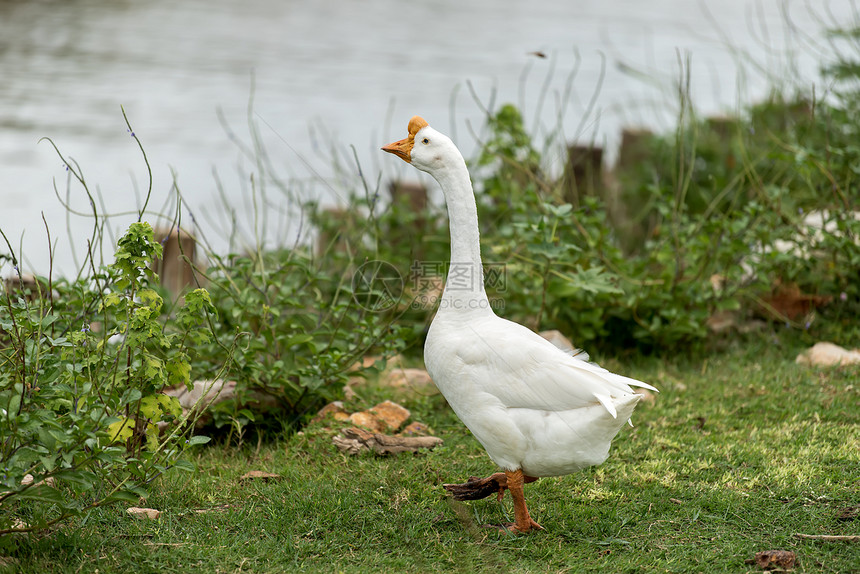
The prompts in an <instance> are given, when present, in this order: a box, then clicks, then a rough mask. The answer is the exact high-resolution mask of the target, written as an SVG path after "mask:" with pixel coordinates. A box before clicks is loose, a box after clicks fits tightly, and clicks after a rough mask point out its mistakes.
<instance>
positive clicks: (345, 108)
mask: <svg viewBox="0 0 860 574" xmlns="http://www.w3.org/2000/svg"><path fill="white" fill-rule="evenodd" d="M812 4H815V6H814V7H810V5H812ZM855 8H856V7H855V6H854V4H853V2H849V1H847V0H845V1H842V2H829V3H827V2H825V3H812V2H791V1H778V0H759V1H744V0H720V1H719V2H717V1H708V0H702V1H700V2H691V1H689V0H650V1H649V2H641V1H639V0H603V1H600V2H596V1H577V2H573V1H570V0H545V1H544V2H538V3H535V2H529V3H527V2H521V1H516V0H494V1H487V0H478V1H473V2H462V1H455V0H434V1H432V2H404V1H403V0H364V1H358V0H356V1H351V2H343V1H340V2H335V1H332V0H315V1H311V0H304V1H301V0H279V1H274V0H250V1H248V2H241V3H240V2H234V1H227V0H206V1H204V0H180V1H166V0H149V1H148V2H132V1H130V0H110V1H107V0H65V1H47V0H46V1H14V0H13V1H10V0H0V70H2V82H0V229H2V230H3V232H4V233H5V234H6V236H7V237H8V239H9V241H10V242H11V243H12V244H13V246H14V247H15V249H16V251H17V250H18V249H19V247H20V248H21V251H22V253H23V265H22V267H23V268H24V270H28V271H36V272H39V273H46V271H47V268H48V261H49V257H48V248H47V245H48V243H47V238H46V232H45V223H43V220H42V218H43V216H44V219H45V221H46V222H47V226H48V227H49V228H50V230H51V236H52V239H53V240H54V241H55V243H56V255H55V271H57V270H59V271H60V272H65V273H73V272H74V269H75V265H74V261H75V260H76V258H77V260H80V259H81V257H82V254H83V251H84V250H85V249H86V239H87V238H88V237H89V235H90V231H91V228H92V220H91V219H89V218H88V217H87V216H86V215H79V214H78V213H81V214H88V213H91V211H92V209H91V208H90V206H89V200H88V199H87V196H86V194H85V193H84V192H83V190H82V189H81V187H80V186H79V185H74V184H73V185H71V187H70V188H69V191H70V194H69V202H70V207H71V208H72V211H71V212H70V211H67V210H66V208H64V207H63V205H62V203H61V202H60V201H59V200H58V199H57V197H56V195H55V187H56V189H57V190H58V191H59V194H60V195H61V196H65V194H66V190H67V181H68V173H67V172H66V170H65V169H64V167H63V164H62V162H61V160H60V159H59V157H58V156H57V153H56V152H55V151H54V149H53V148H52V147H51V145H50V143H48V142H46V141H41V142H40V138H43V137H49V138H51V140H52V141H53V142H54V143H55V144H56V145H57V147H58V148H59V149H60V151H61V152H62V153H63V155H64V156H66V157H67V158H72V159H73V160H74V161H76V162H77V164H78V165H79V166H80V168H81V169H82V170H83V174H84V176H85V177H86V180H87V182H88V184H89V187H90V191H91V192H92V193H93V194H94V195H96V202H97V204H98V206H99V211H100V212H107V213H114V214H124V215H118V216H117V217H115V218H112V219H111V220H110V224H109V228H110V229H111V230H113V231H114V232H117V231H119V230H122V229H124V228H125V227H126V226H127V225H128V223H129V222H130V221H132V220H133V219H135V218H136V216H135V215H133V212H135V210H136V209H138V208H139V206H140V205H141V202H142V201H143V199H142V198H143V197H144V196H145V194H146V190H147V188H148V180H149V178H148V175H147V168H146V165H145V164H144V162H143V159H142V157H141V154H140V150H139V149H138V147H137V144H136V142H135V141H134V139H133V138H131V137H130V134H129V132H128V130H127V126H126V124H125V121H124V119H123V116H122V111H121V107H122V109H124V110H125V113H126V114H127V116H128V119H129V121H130V122H131V125H132V127H133V129H134V132H135V135H136V136H137V137H138V138H139V139H140V141H141V142H142V144H143V146H144V149H145V151H146V154H147V157H148V160H149V163H150V166H151V169H152V181H153V185H152V198H151V200H150V202H149V209H150V211H152V212H153V214H152V215H150V216H148V217H147V219H149V220H150V221H152V222H154V223H157V222H158V216H157V215H156V214H157V213H164V214H167V215H168V219H167V221H169V220H170V219H172V211H173V209H174V208H173V205H172V203H171V201H172V200H171V198H175V194H173V193H172V188H173V185H174V181H175V182H176V183H177V184H178V187H179V189H180V190H181V193H182V196H183V197H184V200H185V205H184V207H183V210H182V223H183V225H184V226H187V227H189V228H191V229H196V231H197V232H198V233H201V234H202V235H204V236H205V237H206V239H207V240H208V241H209V243H210V244H211V245H212V246H213V247H214V248H215V249H216V251H219V252H224V251H225V250H226V249H227V248H228V243H229V241H230V237H229V236H230V235H231V227H232V226H231V224H230V217H231V216H230V215H229V213H230V210H232V211H233V212H234V213H235V218H236V221H237V222H238V223H237V226H238V228H239V229H240V231H241V233H240V234H239V235H237V236H236V237H234V238H233V241H234V243H233V247H234V248H236V249H239V248H242V247H243V243H242V241H243V238H244V241H245V242H248V241H250V240H251V239H250V237H251V236H253V233H254V228H255V220H254V214H255V213H256V214H258V215H260V214H261V213H263V214H267V215H271V218H270V219H269V221H268V226H267V227H266V229H265V230H261V231H260V232H259V233H260V234H261V235H263V236H264V237H265V238H266V240H267V242H268V244H269V245H273V244H275V243H277V242H281V243H284V244H291V243H292V241H294V239H295V237H296V236H298V235H299V234H300V233H301V231H300V229H302V228H301V225H300V221H299V220H300V218H298V217H297V215H296V213H295V211H294V208H293V207H291V206H292V205H294V203H291V202H294V201H295V198H294V197H293V198H292V199H291V198H290V197H289V196H291V195H293V194H301V195H302V196H303V197H314V196H318V197H321V198H322V199H323V201H327V202H337V201H340V200H342V198H343V197H344V196H345V195H346V193H347V192H346V191H345V190H346V189H348V188H349V187H350V186H354V185H356V174H357V173H358V168H357V167H356V165H357V164H356V161H357V162H358V164H360V165H361V174H362V175H363V176H364V177H365V178H366V180H367V181H368V182H369V183H370V185H371V186H375V185H376V182H377V181H382V182H385V181H387V180H389V179H391V178H396V177H408V178H410V179H418V178H419V175H418V174H417V173H415V172H414V170H411V169H407V168H408V166H406V165H404V164H402V163H401V162H399V161H396V160H395V159H394V158H392V157H390V156H387V155H386V154H383V153H382V152H380V151H379V149H378V148H379V147H380V146H381V145H383V144H385V143H388V142H390V141H392V140H394V139H400V138H401V137H403V136H404V135H405V129H406V123H407V121H408V119H409V118H410V117H411V116H412V115H414V114H420V115H422V116H424V117H425V118H426V119H428V120H429V121H430V123H431V124H432V125H434V126H436V127H438V128H440V129H441V130H442V131H445V132H448V133H449V134H451V135H452V136H453V137H454V139H455V141H457V142H458V144H459V145H460V147H461V149H463V150H464V152H465V153H466V155H469V154H470V153H474V150H475V146H476V143H475V142H476V136H479V135H480V133H479V132H480V128H481V126H482V124H483V117H484V112H483V110H482V106H486V105H489V104H490V103H491V102H495V103H496V104H499V103H504V102H509V101H510V102H513V103H517V104H518V105H520V106H522V108H523V109H524V110H525V112H526V113H525V116H526V118H527V122H528V126H529V128H530V129H531V130H536V129H538V125H539V124H543V125H545V126H549V127H553V126H556V125H561V126H562V128H563V130H564V134H565V138H566V140H567V141H593V142H596V143H597V144H598V145H604V146H606V147H607V150H608V151H609V154H610V155H611V154H612V150H613V149H614V147H615V146H616V145H617V141H618V136H619V132H620V129H621V128H622V127H624V126H646V127H651V128H654V129H669V128H671V127H672V125H673V122H674V121H675V118H676V114H677V98H676V97H675V95H674V93H675V86H676V85H677V82H678V78H679V77H681V75H682V71H681V64H680V62H684V61H685V60H687V58H689V62H690V65H689V71H690V76H691V91H692V95H693V100H694V103H695V106H696V108H697V110H698V111H699V112H701V113H703V114H714V113H727V112H730V111H732V110H733V109H736V108H737V107H738V106H739V104H740V103H743V102H749V101H752V100H755V99H758V98H761V97H763V96H764V95H766V94H767V91H768V89H769V87H770V86H772V85H775V84H776V85H779V86H781V87H799V88H803V89H808V88H809V87H810V86H811V85H812V84H816V83H817V84H819V85H817V86H816V93H818V94H821V93H823V92H825V91H826V88H827V87H826V86H823V85H821V84H820V82H821V80H820V78H819V76H818V66H819V65H820V64H821V63H822V61H825V60H827V59H828V58H829V57H830V54H831V47H830V46H829V45H828V44H827V41H826V38H825V35H824V30H825V29H827V28H832V27H835V26H837V25H842V26H847V25H849V23H850V22H856V14H855ZM536 53H539V54H540V55H538V54H536ZM541 55H542V56H545V57H541ZM574 72H575V75H574ZM570 78H573V81H572V83H571V84H570V85H571V90H570V91H569V92H566V91H565V86H566V85H567V82H568V80H569V79H570ZM473 94H474V96H473ZM595 94H596V98H595V99H594V105H593V106H590V102H591V101H592V98H593V96H594V95H595ZM252 99H253V103H252V102H251V100H252ZM249 109H251V110H252V111H251V112H250V113H249ZM562 110H563V113H562ZM559 116H561V119H560V120H559V119H558V118H559ZM249 119H251V120H253V122H254V123H255V125H256V126H257V132H258V137H257V138H256V139H255V138H252V136H251V133H250V130H249V128H248V123H249ZM255 141H256V142H258V143H259V145H260V146H262V148H263V149H264V150H265V157H266V158H267V160H268V161H269V162H270V163H271V166H272V169H273V170H274V171H276V172H277V173H278V174H280V177H282V178H283V179H284V180H286V181H289V189H290V190H291V191H290V193H282V192H280V191H278V189H277V188H276V187H274V186H273V185H272V184H271V182H267V181H259V180H255V181H254V183H253V184H252V183H251V180H250V173H251V172H252V171H255V166H254V160H253V158H252V157H250V156H249V154H247V153H245V150H247V149H249V148H251V149H252V148H253V147H254V142H255ZM250 155H253V154H250ZM335 156H336V157H338V158H339V164H340V166H341V169H336V168H335V167H334V164H335V162H334V160H333V158H334V157H335ZM261 186H262V187H263V189H264V191H265V190H266V189H267V190H268V191H267V195H266V198H267V199H266V201H267V202H268V203H267V204H266V205H265V207H263V208H261V207H260V202H259V201H258V203H257V206H256V208H255V206H254V202H253V196H254V192H253V190H254V189H257V190H259V189H260V187H261ZM219 189H220V190H221V191H220V192H219ZM260 201H262V199H260ZM225 204H227V205H228V206H229V208H228V207H225V206H224V205H225ZM257 229H261V227H260V225H259V222H258V225H257ZM72 246H74V249H73V248H72ZM0 251H2V252H5V251H6V249H5V246H4V248H3V249H0ZM108 255H109V254H108ZM9 273H11V265H10V264H9V263H5V264H4V265H3V266H2V268H0V274H2V275H4V276H7V275H9Z"/></svg>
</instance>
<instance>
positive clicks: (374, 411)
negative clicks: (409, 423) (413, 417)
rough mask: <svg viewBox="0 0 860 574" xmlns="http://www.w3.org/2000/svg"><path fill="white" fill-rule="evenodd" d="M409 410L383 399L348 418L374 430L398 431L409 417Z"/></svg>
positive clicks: (354, 422) (356, 423)
mask: <svg viewBox="0 0 860 574" xmlns="http://www.w3.org/2000/svg"><path fill="white" fill-rule="evenodd" d="M409 414H410V413H409V411H408V410H407V409H405V408H403V407H402V406H400V405H398V404H397V403H395V402H392V401H383V402H381V403H379V404H378V405H376V406H374V407H371V408H370V409H368V410H366V411H361V412H357V413H353V414H351V415H350V416H349V418H348V419H347V420H349V422H351V423H353V424H355V425H358V426H362V427H364V428H366V429H368V430H371V431H374V432H383V431H389V430H391V431H396V430H397V429H399V428H400V426H401V425H402V424H403V423H404V422H406V419H408V418H409Z"/></svg>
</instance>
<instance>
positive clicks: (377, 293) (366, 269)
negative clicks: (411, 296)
mask: <svg viewBox="0 0 860 574" xmlns="http://www.w3.org/2000/svg"><path fill="white" fill-rule="evenodd" d="M402 296H403V277H401V275H400V272H399V271H397V268H396V267H395V266H394V265H392V264H391V263H387V262H385V261H368V262H367V263H364V264H363V265H362V266H361V267H359V268H358V269H356V270H355V273H354V274H353V275H352V297H353V299H355V302H356V303H358V306H359V307H361V308H362V309H366V310H367V311H371V312H373V313H381V312H383V311H388V310H389V309H391V308H392V307H394V306H395V305H397V303H398V301H400V298H401V297H402Z"/></svg>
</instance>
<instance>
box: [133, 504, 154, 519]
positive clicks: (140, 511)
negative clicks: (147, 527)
mask: <svg viewBox="0 0 860 574" xmlns="http://www.w3.org/2000/svg"><path fill="white" fill-rule="evenodd" d="M126 512H128V513H129V514H130V515H131V516H133V517H134V518H140V519H144V518H148V519H149V520H158V517H159V516H161V511H160V510H156V509H154V508H138V507H136V506H132V507H131V508H127V509H126Z"/></svg>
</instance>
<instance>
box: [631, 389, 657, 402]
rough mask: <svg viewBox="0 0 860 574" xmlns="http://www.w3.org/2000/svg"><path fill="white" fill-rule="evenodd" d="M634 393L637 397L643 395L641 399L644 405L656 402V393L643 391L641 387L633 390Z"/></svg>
mask: <svg viewBox="0 0 860 574" xmlns="http://www.w3.org/2000/svg"><path fill="white" fill-rule="evenodd" d="M633 392H634V393H636V394H637V395H642V398H641V399H640V400H641V401H642V402H643V403H653V402H654V398H655V397H654V393H653V392H652V391H649V390H648V389H643V388H640V387H636V388H634V389H633Z"/></svg>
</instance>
